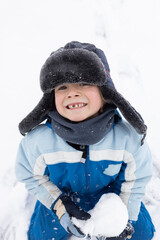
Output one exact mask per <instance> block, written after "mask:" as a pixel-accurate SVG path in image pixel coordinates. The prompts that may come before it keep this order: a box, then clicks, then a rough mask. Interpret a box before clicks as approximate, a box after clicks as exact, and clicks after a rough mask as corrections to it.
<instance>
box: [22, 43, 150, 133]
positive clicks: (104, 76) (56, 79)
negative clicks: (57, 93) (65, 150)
mask: <svg viewBox="0 0 160 240" xmlns="http://www.w3.org/2000/svg"><path fill="white" fill-rule="evenodd" d="M77 82H80V83H88V84H92V85H96V86H99V87H100V89H101V92H102V95H103V97H104V99H105V100H106V101H108V102H110V103H111V104H114V105H115V106H116V107H118V108H119V110H120V111H121V112H122V114H123V116H124V117H125V118H126V120H127V121H128V122H129V123H130V124H131V125H132V126H133V127H134V128H135V129H136V131H137V132H138V133H139V134H144V135H145V134H146V130H147V127H146V125H145V124H144V121H143V119H142V117H141V116H140V114H139V113H138V112H137V111H136V110H135V109H134V108H133V107H132V106H131V104H130V103H129V102H128V101H127V100H126V99H125V98H124V97H123V96H122V95H121V94H120V93H119V92H118V91H117V90H116V89H115V87H114V84H113V82H112V79H111V77H110V69H109V65H108V62H107V59H106V57H105V55H104V53H103V51H102V50H101V49H98V48H96V47H95V46H94V45H93V44H89V43H80V42H77V41H73V42H70V43H67V44H66V45H65V46H64V47H62V48H60V49H58V50H57V51H55V52H52V53H51V55H50V56H49V58H48V59H47V60H46V62H45V63H44V65H43V66H42V69H41V72H40V86H41V89H42V91H43V97H42V99H41V100H40V102H39V103H38V105H37V106H36V107H35V108H34V109H33V110H32V111H31V112H30V113H29V114H28V115H27V116H26V117H25V118H24V119H23V120H22V121H21V122H20V124H19V130H20V132H21V133H22V134H23V135H24V134H25V133H27V132H29V131H30V130H31V129H33V128H34V127H36V126H37V125H38V124H40V123H41V122H42V121H44V120H45V119H46V118H47V114H48V113H49V112H50V111H51V110H53V108H54V89H55V87H57V86H59V85H61V84H64V83H77Z"/></svg>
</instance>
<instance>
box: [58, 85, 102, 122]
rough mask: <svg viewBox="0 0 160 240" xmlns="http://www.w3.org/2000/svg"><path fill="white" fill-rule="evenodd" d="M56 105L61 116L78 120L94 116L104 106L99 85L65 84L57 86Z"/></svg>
mask: <svg viewBox="0 0 160 240" xmlns="http://www.w3.org/2000/svg"><path fill="white" fill-rule="evenodd" d="M55 105H56V109H57V111H58V113H59V114H60V115H61V116H63V117H65V118H67V119H69V120H71V121H77V122H78V121H83V120H85V119H87V118H90V117H94V116H95V115H96V114H97V113H98V111H99V110H100V109H101V107H102V106H103V100H102V96H101V92H100V90H99V88H98V87H97V86H94V85H87V84H82V83H77V84H63V85H60V86H58V87H56V88H55Z"/></svg>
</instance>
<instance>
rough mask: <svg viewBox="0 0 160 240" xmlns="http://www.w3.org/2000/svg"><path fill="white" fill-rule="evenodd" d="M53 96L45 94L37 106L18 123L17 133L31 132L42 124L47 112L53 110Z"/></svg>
mask: <svg viewBox="0 0 160 240" xmlns="http://www.w3.org/2000/svg"><path fill="white" fill-rule="evenodd" d="M53 106H54V94H53V92H52V93H45V94H43V97H42V99H41V100H40V101H39V103H38V104H37V106H36V107H35V108H34V109H33V110H32V111H31V112H30V113H29V114H28V115H27V116H26V117H25V118H24V119H23V120H22V121H21V122H20V123H19V126H18V127H19V131H20V133H21V134H22V135H25V134H26V133H27V132H29V131H30V130H32V129H33V128H34V127H36V126H37V125H38V124H40V123H41V122H43V121H44V120H45V119H46V117H47V114H48V112H49V111H51V110H53Z"/></svg>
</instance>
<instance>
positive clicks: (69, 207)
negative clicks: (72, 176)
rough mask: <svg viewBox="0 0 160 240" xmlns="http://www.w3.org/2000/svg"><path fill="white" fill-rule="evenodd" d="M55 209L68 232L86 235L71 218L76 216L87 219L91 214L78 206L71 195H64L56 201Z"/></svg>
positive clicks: (81, 236)
mask: <svg viewBox="0 0 160 240" xmlns="http://www.w3.org/2000/svg"><path fill="white" fill-rule="evenodd" d="M53 211H54V212H55V214H56V215H57V217H58V219H59V221H60V223H61V225H62V226H63V227H64V229H65V230H66V231H67V232H69V233H71V234H73V235H75V236H76V237H79V238H83V237H85V234H84V233H83V232H82V231H81V230H80V229H79V228H78V227H77V226H75V225H74V224H73V223H72V222H71V218H72V217H75V218H77V219H80V220H87V219H89V218H90V217H91V215H90V214H89V213H87V212H85V211H83V210H82V209H81V208H80V207H79V206H77V205H76V204H75V203H74V202H73V201H72V200H71V198H70V197H68V196H66V195H62V196H61V197H60V198H59V199H58V201H57V202H56V203H55V205H54V207H53Z"/></svg>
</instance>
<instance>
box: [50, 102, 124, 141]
mask: <svg viewBox="0 0 160 240" xmlns="http://www.w3.org/2000/svg"><path fill="white" fill-rule="evenodd" d="M48 116H49V117H50V118H51V126H52V128H53V129H54V131H55V132H56V133H57V135H59V136H60V137H61V138H63V139H64V140H65V141H67V142H70V143H74V144H80V145H92V144H95V143H97V142H99V141H100V140H102V139H103V138H104V136H105V135H106V134H107V133H108V132H109V130H110V129H111V128H112V127H113V125H114V123H115V119H117V120H118V121H119V120H120V119H121V118H120V117H119V115H118V114H116V107H115V106H114V105H108V104H106V105H105V107H104V111H103V113H101V114H100V115H98V116H97V117H95V118H91V119H88V120H85V121H81V122H73V121H70V120H68V119H66V118H64V117H62V116H61V115H60V114H59V113H58V112H57V111H56V110H53V111H52V112H50V113H49V114H48Z"/></svg>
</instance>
